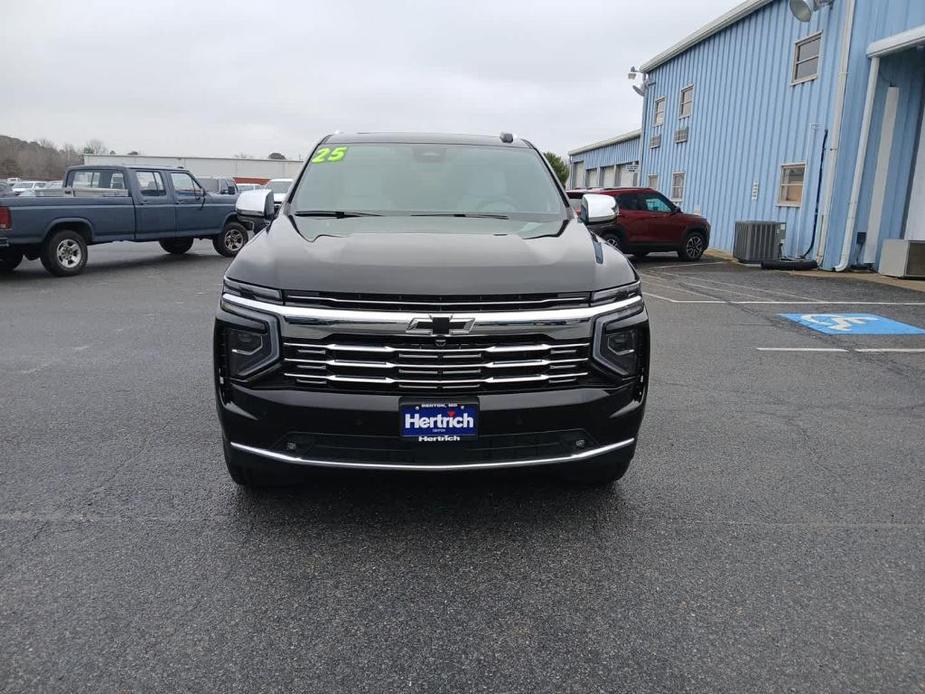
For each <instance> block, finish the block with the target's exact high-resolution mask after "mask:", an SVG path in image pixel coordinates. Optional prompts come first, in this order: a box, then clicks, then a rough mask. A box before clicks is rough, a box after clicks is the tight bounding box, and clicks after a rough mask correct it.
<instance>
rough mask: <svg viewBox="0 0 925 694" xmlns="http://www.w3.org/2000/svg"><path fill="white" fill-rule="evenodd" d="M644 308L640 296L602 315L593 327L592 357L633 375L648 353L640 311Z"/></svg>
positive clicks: (613, 368) (624, 373)
mask: <svg viewBox="0 0 925 694" xmlns="http://www.w3.org/2000/svg"><path fill="white" fill-rule="evenodd" d="M637 291H638V290H637ZM644 309H645V305H644V304H643V301H642V297H641V296H640V297H639V300H638V301H637V302H634V303H632V304H630V305H629V306H624V307H622V308H621V309H619V310H618V311H614V312H613V313H608V314H606V315H603V316H601V318H600V319H598V322H597V325H596V326H595V328H594V360H595V361H596V362H597V363H598V364H600V365H601V366H603V367H604V368H606V369H607V370H608V371H612V372H613V373H615V374H617V375H619V376H622V377H623V378H628V377H632V376H636V375H637V374H638V373H639V372H640V369H641V368H642V366H643V363H644V360H645V356H646V354H647V346H646V344H645V339H646V338H645V335H646V332H645V316H640V315H639V314H641V313H642V312H643V310H644ZM634 316H635V317H634Z"/></svg>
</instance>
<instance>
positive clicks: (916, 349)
mask: <svg viewBox="0 0 925 694" xmlns="http://www.w3.org/2000/svg"><path fill="white" fill-rule="evenodd" d="M854 351H855V352H866V353H868V354H871V353H876V352H897V353H908V354H921V353H925V347H865V348H863V349H856V350H854Z"/></svg>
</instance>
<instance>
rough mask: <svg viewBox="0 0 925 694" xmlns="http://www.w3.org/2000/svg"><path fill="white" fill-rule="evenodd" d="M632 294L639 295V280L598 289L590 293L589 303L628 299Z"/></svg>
mask: <svg viewBox="0 0 925 694" xmlns="http://www.w3.org/2000/svg"><path fill="white" fill-rule="evenodd" d="M634 296H641V293H640V291H639V282H633V283H632V284H624V285H623V286H622V287H613V288H612V289H600V290H598V291H596V292H594V293H592V294H591V305H592V306H600V305H601V304H610V303H613V302H615V301H623V300H624V299H630V298H632V297H634Z"/></svg>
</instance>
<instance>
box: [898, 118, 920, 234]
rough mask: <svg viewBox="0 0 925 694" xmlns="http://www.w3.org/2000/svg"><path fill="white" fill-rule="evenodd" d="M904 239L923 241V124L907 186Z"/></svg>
mask: <svg viewBox="0 0 925 694" xmlns="http://www.w3.org/2000/svg"><path fill="white" fill-rule="evenodd" d="M903 238H904V239H905V240H906V241H925V126H923V125H919V151H918V154H917V155H916V158H915V174H913V176H912V185H911V186H910V187H909V208H908V212H907V213H906V230H905V232H904V233H903Z"/></svg>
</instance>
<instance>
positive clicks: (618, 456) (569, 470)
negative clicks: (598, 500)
mask: <svg viewBox="0 0 925 694" xmlns="http://www.w3.org/2000/svg"><path fill="white" fill-rule="evenodd" d="M632 460H633V450H630V451H629V452H628V453H627V452H626V451H617V452H616V453H611V454H610V455H607V456H602V457H600V458H595V459H594V460H588V461H585V462H579V463H570V464H569V465H566V466H564V467H563V468H562V469H561V470H560V472H559V474H560V476H561V477H562V478H563V479H565V480H568V481H569V482H576V483H578V484H584V485H588V486H602V487H603V486H606V485H609V484H613V483H614V482H616V481H617V480H619V479H620V478H622V477H623V475H625V474H626V471H627V470H628V469H629V466H630V463H631V462H632Z"/></svg>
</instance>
